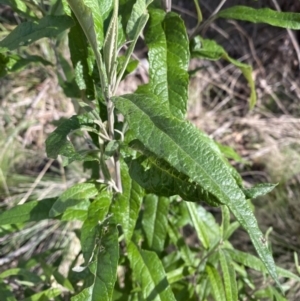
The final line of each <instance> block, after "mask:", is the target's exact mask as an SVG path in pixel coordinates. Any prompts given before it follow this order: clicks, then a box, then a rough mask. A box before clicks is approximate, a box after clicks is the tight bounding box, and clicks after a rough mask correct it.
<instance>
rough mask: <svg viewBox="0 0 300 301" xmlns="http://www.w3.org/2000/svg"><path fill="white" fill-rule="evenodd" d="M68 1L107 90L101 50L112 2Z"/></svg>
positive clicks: (106, 0)
mask: <svg viewBox="0 0 300 301" xmlns="http://www.w3.org/2000/svg"><path fill="white" fill-rule="evenodd" d="M67 1H68V3H69V5H70V7H71V9H72V11H73V13H74V14H75V16H76V18H77V20H78V22H79V24H80V26H81V28H82V30H83V32H84V34H85V36H86V37H87V39H88V41H89V43H90V45H91V47H92V49H93V52H94V55H95V59H96V62H97V66H98V71H99V76H100V81H101V87H102V88H103V89H105V88H106V87H107V77H106V71H105V66H104V64H103V61H102V56H101V54H100V51H99V50H100V49H101V47H102V46H103V42H104V32H103V17H104V15H105V14H107V13H108V12H109V10H110V5H111V0H103V1H101V2H100V1H98V0H95V1H90V0H89V1H84V0H67ZM107 10H108V11H107Z"/></svg>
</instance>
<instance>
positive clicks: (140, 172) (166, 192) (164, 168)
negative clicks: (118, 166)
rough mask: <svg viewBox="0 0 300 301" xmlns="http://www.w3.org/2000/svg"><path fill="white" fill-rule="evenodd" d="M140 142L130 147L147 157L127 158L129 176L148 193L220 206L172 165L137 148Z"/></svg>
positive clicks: (216, 200) (134, 142)
mask: <svg viewBox="0 0 300 301" xmlns="http://www.w3.org/2000/svg"><path fill="white" fill-rule="evenodd" d="M137 145H140V143H139V141H133V142H132V143H130V146H131V147H132V148H133V149H136V150H141V151H142V152H143V153H144V154H146V155H147V156H139V157H138V158H137V159H134V160H132V159H131V158H129V157H128V158H126V159H125V161H126V163H127V164H128V167H129V174H130V176H131V178H132V179H134V180H135V181H136V182H137V183H138V184H139V185H141V186H142V187H143V188H144V189H145V190H146V191H147V192H149V193H156V194H158V195H160V196H167V197H170V196H173V195H180V196H181V197H182V198H183V199H184V200H186V201H194V202H199V201H205V202H207V203H209V204H211V205H212V206H218V205H219V202H218V199H216V198H215V197H214V196H213V195H212V194H210V193H208V192H207V191H205V190H204V189H203V188H202V187H201V186H200V185H197V184H196V183H195V182H191V181H190V179H189V177H187V176H186V175H184V174H183V173H180V172H178V171H177V170H176V169H174V168H172V166H171V165H170V164H168V163H167V162H166V161H164V160H162V159H158V158H157V157H156V156H155V155H154V154H153V153H151V152H149V151H147V150H146V149H145V147H143V149H141V148H140V146H139V147H137Z"/></svg>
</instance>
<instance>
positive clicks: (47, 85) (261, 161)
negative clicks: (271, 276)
mask: <svg viewBox="0 0 300 301" xmlns="http://www.w3.org/2000/svg"><path fill="white" fill-rule="evenodd" d="M191 2H192V1H191ZM240 4H241V3H240ZM184 5H185V2H183V1H177V3H176V6H175V7H176V9H177V10H180V11H181V13H182V15H183V17H185V16H188V18H189V22H190V23H191V25H195V23H196V20H193V19H191V17H192V18H195V17H196V16H195V13H194V11H193V10H192V9H191V8H190V7H189V6H187V5H185V7H184V10H183V9H182V8H183V6H184ZM206 6H207V7H205V10H206V13H207V14H208V15H209V11H212V10H210V8H211V7H210V6H208V5H206ZM211 6H212V5H211ZM223 24H224V23H222V24H221V25H223ZM221 25H220V24H219V23H214V24H212V26H211V27H210V28H209V29H208V30H207V31H206V32H205V34H206V35H207V36H208V37H214V38H216V39H217V40H218V41H219V42H220V43H222V45H224V47H225V48H226V49H227V50H228V52H229V54H230V55H231V56H233V57H234V58H236V59H240V60H241V61H243V62H245V63H249V64H251V65H252V66H253V70H254V71H253V73H254V75H255V78H256V84H257V96H258V101H257V106H256V107H255V108H254V110H252V111H249V108H248V103H247V99H248V95H249V88H248V87H247V84H246V83H245V80H244V79H243V77H242V75H241V72H240V71H239V70H237V69H236V68H235V67H233V66H232V65H228V64H226V63H225V62H223V61H220V62H216V63H213V62H207V61H199V60H193V61H192V62H191V68H196V67H201V68H202V69H201V71H200V72H198V73H197V74H196V76H195V77H193V78H192V80H191V85H190V102H189V111H188V118H189V119H190V120H191V121H192V122H193V123H195V124H196V125H197V126H198V127H199V128H201V129H203V130H204V131H206V132H207V133H209V134H210V135H211V136H212V137H213V138H215V139H216V140H218V141H219V142H221V143H224V144H226V145H229V146H232V147H233V148H234V149H235V150H236V151H237V152H238V153H239V154H240V155H241V156H242V157H243V158H244V159H246V160H248V161H250V162H251V165H242V164H236V167H237V168H238V169H239V170H240V171H241V173H242V175H243V177H244V179H245V182H246V184H254V183H258V182H261V181H264V182H278V183H280V185H279V186H278V187H277V189H276V190H275V191H274V192H273V193H271V194H270V195H269V196H268V197H266V198H264V199H261V200H258V201H257V202H255V204H256V208H257V209H256V214H257V216H258V218H259V224H260V225H261V226H262V228H263V229H264V230H266V229H268V228H269V227H273V231H272V232H271V234H270V240H271V242H272V246H273V251H274V254H275V256H276V262H277V263H278V264H279V265H282V266H283V267H286V268H289V269H290V270H293V271H295V268H294V263H293V252H294V251H295V252H299V250H300V240H299V231H300V219H299V216H300V210H299V205H298V204H299V198H300V152H299V149H300V85H299V83H300V78H299V77H300V72H299V62H298V58H297V55H296V52H295V48H294V46H293V43H292V40H291V38H290V36H289V35H288V33H287V32H286V31H285V30H277V29H271V28H269V27H267V26H261V25H254V26H252V25H251V26H249V25H248V24H242V25H243V26H242V25H240V23H237V22H226V26H225V27H224V26H221ZM224 29H226V30H224ZM45 47H46V46H43V47H41V49H42V51H43V54H44V55H48V50H47V47H49V45H48V46H47V47H46V48H45ZM50 48H51V47H50ZM43 49H44V50H43ZM45 49H46V50H45ZM50 52H51V51H50ZM50 56H51V55H50ZM49 59H50V60H53V57H50V58H49ZM146 81H147V66H145V65H144V64H143V63H142V64H141V66H140V67H139V69H138V70H137V71H136V73H134V74H132V75H130V76H129V77H127V79H126V80H125V81H124V82H123V83H122V85H121V86H120V91H119V93H129V92H132V91H134V90H135V89H136V87H137V86H138V85H139V84H141V83H145V82H146ZM0 104H1V110H0V146H2V145H4V148H5V146H6V149H5V152H4V151H3V148H2V147H1V150H0V167H1V168H2V170H0V193H1V188H2V196H1V195H0V200H2V201H4V204H6V205H7V204H10V203H13V202H20V201H21V200H23V201H24V197H25V196H26V193H27V191H28V190H30V189H32V188H33V189H32V191H31V192H32V195H33V196H37V197H39V198H42V197H45V196H49V195H53V194H54V191H55V192H57V193H59V191H62V190H63V189H64V188H65V187H67V186H68V185H70V184H71V183H75V182H78V181H80V178H81V177H82V176H81V175H80V176H79V175H78V174H79V173H78V172H76V168H77V167H76V166H75V170H74V171H73V172H72V169H71V170H65V169H64V168H63V167H62V164H61V162H60V161H55V162H51V164H48V165H49V166H48V165H47V162H49V161H48V159H47V158H46V155H45V149H44V141H45V139H46V137H47V135H48V134H49V133H50V132H52V131H53V129H54V128H55V126H54V125H53V124H52V121H57V120H59V119H60V118H64V117H69V116H71V115H72V114H73V113H74V109H73V105H72V102H71V100H70V99H67V98H66V97H65V96H64V95H63V93H62V91H61V89H60V87H59V85H58V82H57V79H56V75H55V70H54V69H52V68H50V67H47V68H45V67H34V68H30V69H29V70H25V71H22V72H20V73H19V74H18V75H17V76H14V77H6V78H4V79H1V81H0ZM1 143H2V144H1ZM47 166H48V167H47ZM45 167H47V170H45ZM68 172H69V173H70V176H68ZM1 173H2V174H1ZM9 174H13V177H12V176H9ZM17 175H18V177H17ZM21 176H24V177H25V178H22V177H21ZM47 176H50V177H48V178H47ZM54 178H55V179H56V181H53V179H54ZM21 179H22V180H21ZM37 179H39V181H38V183H36V186H35V187H33V184H32V183H34V182H35V181H37ZM16 196H17V197H16ZM28 197H30V196H28ZM239 235H240V236H239V237H236V240H237V242H236V243H238V244H241V243H243V244H245V245H248V243H249V240H248V237H246V236H243V234H242V233H239ZM299 291H300V289H299V287H295V289H294V291H293V292H291V293H290V296H289V300H299V298H300V296H299Z"/></svg>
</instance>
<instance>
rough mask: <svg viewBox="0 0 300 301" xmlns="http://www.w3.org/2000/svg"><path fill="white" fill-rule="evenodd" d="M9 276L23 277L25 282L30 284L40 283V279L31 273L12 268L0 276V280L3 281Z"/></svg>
mask: <svg viewBox="0 0 300 301" xmlns="http://www.w3.org/2000/svg"><path fill="white" fill-rule="evenodd" d="M9 276H23V277H24V278H25V279H24V280H26V281H29V282H31V283H39V282H42V279H41V278H40V277H39V276H38V275H37V274H36V273H33V272H30V271H28V270H27V269H21V268H12V269H8V270H6V271H4V272H2V273H1V274H0V278H2V279H4V278H7V277H9Z"/></svg>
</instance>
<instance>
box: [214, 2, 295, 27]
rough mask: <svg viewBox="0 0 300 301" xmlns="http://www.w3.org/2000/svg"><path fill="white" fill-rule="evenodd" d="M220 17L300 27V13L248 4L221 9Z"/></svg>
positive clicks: (278, 25)
mask: <svg viewBox="0 0 300 301" xmlns="http://www.w3.org/2000/svg"><path fill="white" fill-rule="evenodd" d="M217 16H218V17H221V18H225V19H236V20H241V21H249V22H252V23H265V24H269V25H272V26H277V27H283V28H290V29H295V30H299V29H300V14H299V13H292V12H278V11H275V10H272V9H270V8H260V9H255V8H252V7H248V6H242V5H237V6H233V7H230V8H227V9H224V10H221V11H220V12H219V13H218V15H217Z"/></svg>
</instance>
